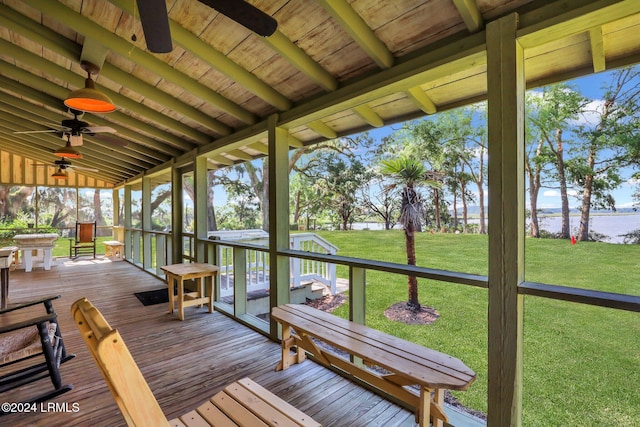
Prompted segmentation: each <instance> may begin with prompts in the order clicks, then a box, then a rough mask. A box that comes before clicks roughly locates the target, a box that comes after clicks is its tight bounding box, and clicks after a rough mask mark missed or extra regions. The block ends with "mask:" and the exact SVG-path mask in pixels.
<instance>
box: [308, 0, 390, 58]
mask: <svg viewBox="0 0 640 427" xmlns="http://www.w3.org/2000/svg"><path fill="white" fill-rule="evenodd" d="M317 1H318V3H320V4H321V5H322V6H323V7H324V8H325V10H326V11H327V12H328V13H329V14H330V15H331V16H332V17H333V19H335V20H336V21H337V22H338V23H339V24H340V26H341V27H342V28H343V29H344V30H345V31H346V32H347V33H348V34H349V35H350V36H351V38H353V40H355V42H356V43H358V45H359V46H360V47H361V48H362V49H363V50H364V51H365V52H366V53H367V55H369V57H371V59H373V60H374V61H375V63H376V64H378V67H380V68H383V69H384V68H390V67H393V64H394V63H395V58H394V56H393V54H392V53H391V52H390V51H389V49H388V48H387V46H386V45H385V44H384V43H383V42H382V41H380V39H379V38H378V37H376V35H375V33H374V32H373V31H372V30H371V28H369V26H368V25H367V23H366V22H364V20H363V19H362V18H361V17H360V15H358V13H357V12H356V11H355V10H353V8H352V7H351V5H350V4H349V2H347V1H346V0H317Z"/></svg>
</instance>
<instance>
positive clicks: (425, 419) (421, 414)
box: [416, 387, 449, 427]
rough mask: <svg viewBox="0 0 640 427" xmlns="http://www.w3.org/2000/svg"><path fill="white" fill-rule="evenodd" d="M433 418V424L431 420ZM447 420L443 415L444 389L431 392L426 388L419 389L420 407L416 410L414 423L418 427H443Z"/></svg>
mask: <svg viewBox="0 0 640 427" xmlns="http://www.w3.org/2000/svg"><path fill="white" fill-rule="evenodd" d="M432 417H433V424H431V420H430V419H431V418H432ZM445 421H449V418H448V417H447V415H446V414H445V413H444V389H441V388H436V389H434V390H433V396H432V390H431V389H428V388H426V387H421V388H420V406H419V407H418V408H416V423H418V424H419V425H420V427H423V426H424V427H429V426H430V425H433V427H444V422H445Z"/></svg>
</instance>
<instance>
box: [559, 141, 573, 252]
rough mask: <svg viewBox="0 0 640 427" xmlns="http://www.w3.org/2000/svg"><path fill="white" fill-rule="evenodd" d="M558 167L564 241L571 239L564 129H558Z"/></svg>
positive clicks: (561, 231)
mask: <svg viewBox="0 0 640 427" xmlns="http://www.w3.org/2000/svg"><path fill="white" fill-rule="evenodd" d="M555 153H556V163H557V165H556V167H557V169H558V181H559V183H560V199H561V201H562V229H561V230H560V237H561V238H562V239H570V238H571V228H570V222H569V196H568V195H567V177H566V171H565V167H564V147H563V144H562V129H556V150H555Z"/></svg>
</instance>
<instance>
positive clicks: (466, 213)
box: [461, 182, 469, 233]
mask: <svg viewBox="0 0 640 427" xmlns="http://www.w3.org/2000/svg"><path fill="white" fill-rule="evenodd" d="M461 187H462V232H463V233H466V232H467V227H468V225H469V208H468V206H467V198H466V197H465V194H467V184H465V183H464V182H463V183H462V184H461Z"/></svg>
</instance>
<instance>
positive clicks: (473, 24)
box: [452, 0, 484, 33]
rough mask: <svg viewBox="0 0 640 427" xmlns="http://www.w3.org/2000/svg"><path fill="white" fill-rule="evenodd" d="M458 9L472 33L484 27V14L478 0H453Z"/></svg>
mask: <svg viewBox="0 0 640 427" xmlns="http://www.w3.org/2000/svg"><path fill="white" fill-rule="evenodd" d="M452 1H453V4H454V5H455V6H456V9H458V12H459V13H460V16H462V20H463V21H464V23H465V25H466V26H467V29H468V30H469V32H470V33H475V32H476V31H480V30H482V29H483V28H484V21H483V20H482V14H481V13H480V8H478V3H477V2H476V0H452Z"/></svg>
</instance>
